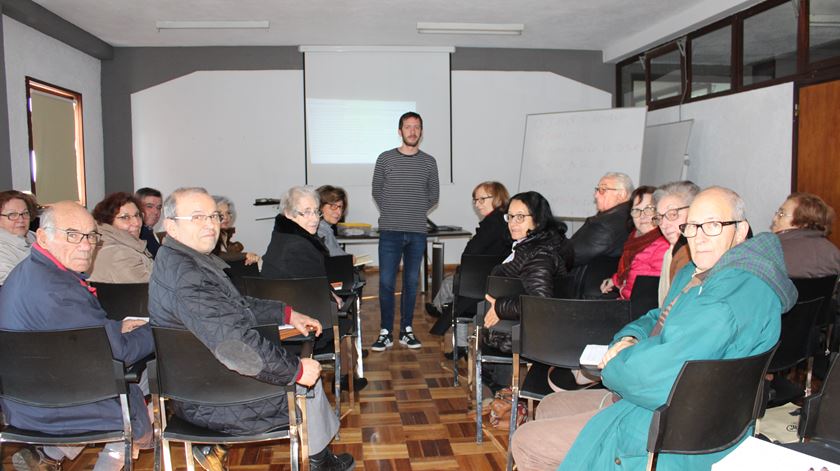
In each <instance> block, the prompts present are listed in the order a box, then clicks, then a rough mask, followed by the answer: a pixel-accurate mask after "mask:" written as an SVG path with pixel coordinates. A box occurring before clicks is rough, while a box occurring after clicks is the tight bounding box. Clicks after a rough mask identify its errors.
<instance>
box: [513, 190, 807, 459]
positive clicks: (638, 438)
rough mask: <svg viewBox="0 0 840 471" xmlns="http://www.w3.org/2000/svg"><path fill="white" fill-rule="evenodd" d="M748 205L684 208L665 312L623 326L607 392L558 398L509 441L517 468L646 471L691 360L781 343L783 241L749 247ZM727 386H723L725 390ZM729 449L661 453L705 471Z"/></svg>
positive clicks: (726, 198)
mask: <svg viewBox="0 0 840 471" xmlns="http://www.w3.org/2000/svg"><path fill="white" fill-rule="evenodd" d="M748 229H749V223H747V221H746V215H745V214H744V202H743V200H741V198H740V197H739V196H738V195H737V194H736V193H735V192H734V191H732V190H728V189H725V188H721V187H712V188H709V189H707V190H705V191H703V192H701V193H700V194H699V195H697V197H696V198H695V199H694V201H693V202H692V203H691V206H690V207H689V209H688V217H687V221H686V222H685V223H684V224H681V225H680V231H681V232H682V234H683V235H684V236H685V237H686V239H688V247H689V251H690V253H691V258H692V262H690V263H688V264H687V265H686V266H685V267H684V268H683V269H682V270H680V272H679V273H678V274H677V276H676V277H675V278H674V282H673V284H672V285H671V290H670V291H669V292H668V296H667V297H666V298H665V305H664V307H662V308H657V309H653V310H651V311H650V312H648V313H647V314H645V315H644V316H642V317H641V318H639V319H638V320H636V321H634V322H631V323H630V324H627V325H626V326H625V327H624V328H622V329H621V330H620V331H619V332H618V333H617V334H616V335H615V338H614V341H613V344H612V346H611V347H610V349H609V350H608V351H607V353H606V355H604V358H603V360H602V361H601V365H600V367H601V368H603V370H602V372H601V378H602V380H603V383H604V386H606V387H607V388H608V389H609V390H610V391H611V392H610V391H608V392H606V393H605V392H604V391H603V390H601V391H598V390H582V391H568V392H560V393H554V394H551V395H549V396H547V397H546V399H545V400H543V401H542V402H541V403H540V407H539V409H538V412H537V419H538V420H536V421H534V422H530V423H526V424H525V425H524V426H522V427H521V428H520V429H518V430H517V431H516V433H515V434H514V436H513V443H512V444H511V449H512V451H513V456H514V458H515V459H516V462H517V465H518V467H519V469H520V470H523V471H528V470H535V469H555V467H556V466H557V465H558V464H560V470H578V469H587V470H607V469H616V467H617V466H616V465H618V466H621V467H622V468H623V469H643V468H644V466H645V462H646V460H647V456H646V454H647V452H646V447H647V437H648V427H649V426H650V421H651V418H652V417H653V411H654V410H656V408H658V407H659V406H661V405H663V404H664V403H665V401H666V400H667V398H668V395H669V393H670V391H671V387H672V386H673V385H674V382H675V381H676V379H677V376H678V375H679V372H680V370H681V369H682V366H683V364H684V363H685V362H686V361H689V360H719V359H730V358H743V357H747V356H752V355H757V354H760V353H763V352H766V351H767V350H769V349H770V348H772V347H773V345H774V344H775V343H776V341H777V340H778V339H779V333H780V329H781V313H783V312H786V311H787V310H788V309H790V307H792V306H793V305H794V303H795V302H796V297H797V293H796V289H795V288H794V287H793V284H792V283H791V282H790V280H789V279H788V277H787V271H786V269H785V263H784V256H783V254H782V249H781V244H780V243H779V239H778V237H776V236H775V235H773V234H769V233H763V234H759V235H757V236H756V237H754V238H752V239H749V240H747V232H748ZM723 387H725V385H723ZM729 451H731V448H730V449H726V450H723V451H721V452H717V453H710V454H699V455H677V454H668V453H665V454H660V455H659V465H660V467H661V468H663V469H680V470H699V469H709V468H710V467H711V465H712V463H715V462H717V461H719V460H721V459H722V458H723V457H724V456H725V455H726V454H727V453H728V452H729Z"/></svg>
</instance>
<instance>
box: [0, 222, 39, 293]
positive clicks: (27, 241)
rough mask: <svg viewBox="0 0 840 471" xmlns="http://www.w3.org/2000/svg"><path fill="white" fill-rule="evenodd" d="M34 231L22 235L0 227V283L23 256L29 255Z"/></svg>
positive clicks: (4, 280)
mask: <svg viewBox="0 0 840 471" xmlns="http://www.w3.org/2000/svg"><path fill="white" fill-rule="evenodd" d="M33 242H35V233H34V232H32V231H29V232H27V233H26V235H25V236H23V237H18V236H16V235H14V234H12V233H11V232H8V231H5V230H3V229H0V285H2V284H3V283H5V282H6V277H7V276H9V273H10V272H11V271H12V268H14V267H15V266H17V264H18V263H20V262H21V261H22V260H23V259H24V258H26V257H27V256H28V255H29V250H30V249H31V248H32V243H33Z"/></svg>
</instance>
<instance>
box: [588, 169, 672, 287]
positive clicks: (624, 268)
mask: <svg viewBox="0 0 840 471" xmlns="http://www.w3.org/2000/svg"><path fill="white" fill-rule="evenodd" d="M654 191H656V188H654V187H652V186H646V185H645V186H640V187H638V188H636V189H635V190H633V193H632V194H631V195H630V201H631V204H632V206H631V208H630V217H632V218H633V226H634V227H635V230H634V231H632V232H631V233H630V236H629V237H627V242H625V243H624V250H623V251H622V253H621V258H620V259H619V261H618V269H617V270H616V272H615V273H614V274H613V276H612V277H610V278H607V279H605V280H604V281H603V283H601V293H603V294H608V293H610V292H612V291H613V290H616V289H618V295H619V298H621V299H630V294H631V293H632V292H633V283H634V282H635V281H636V277H637V276H639V275H642V276H659V274H660V272H661V271H662V257H663V256H664V255H665V251H666V250H668V241H667V240H666V239H665V238H664V237H663V236H662V233H661V232H659V231H658V230H657V228H656V226H655V225H654V224H653V216H654V215H656V206H655V205H654V204H653V192H654Z"/></svg>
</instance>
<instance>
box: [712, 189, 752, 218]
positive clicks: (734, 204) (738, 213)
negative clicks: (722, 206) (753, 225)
mask: <svg viewBox="0 0 840 471" xmlns="http://www.w3.org/2000/svg"><path fill="white" fill-rule="evenodd" d="M709 190H717V191H720V192H721V193H723V195H724V197H725V198H726V202H727V203H729V207H730V208H732V220H733V221H746V219H747V205H746V203H744V200H743V198H741V195H739V194H738V193H736V192H735V191H734V190H730V189H729V188H724V187H722V186H710V187H708V188H706V189H705V190H703V191H704V192H706V191H709Z"/></svg>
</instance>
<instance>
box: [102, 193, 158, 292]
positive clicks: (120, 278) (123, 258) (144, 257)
mask: <svg viewBox="0 0 840 471" xmlns="http://www.w3.org/2000/svg"><path fill="white" fill-rule="evenodd" d="M93 218H94V219H95V220H96V228H97V229H96V230H97V231H98V232H99V233H100V234H102V243H101V244H99V245H98V246H97V247H96V250H95V252H94V255H93V265H92V268H91V271H90V281H96V282H100V283H148V282H149V277H150V276H151V275H152V263H153V259H152V254H151V253H149V251H148V250H146V241H145V240H143V239H141V238H140V226H141V225H142V224H143V214H142V213H141V212H140V202H139V201H138V200H137V198H135V197H134V195H132V194H131V193H122V192H121V193H112V194H110V195H108V196H107V197H105V199H104V200H102V201H100V202H99V203H97V205H96V207H94V208H93Z"/></svg>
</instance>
